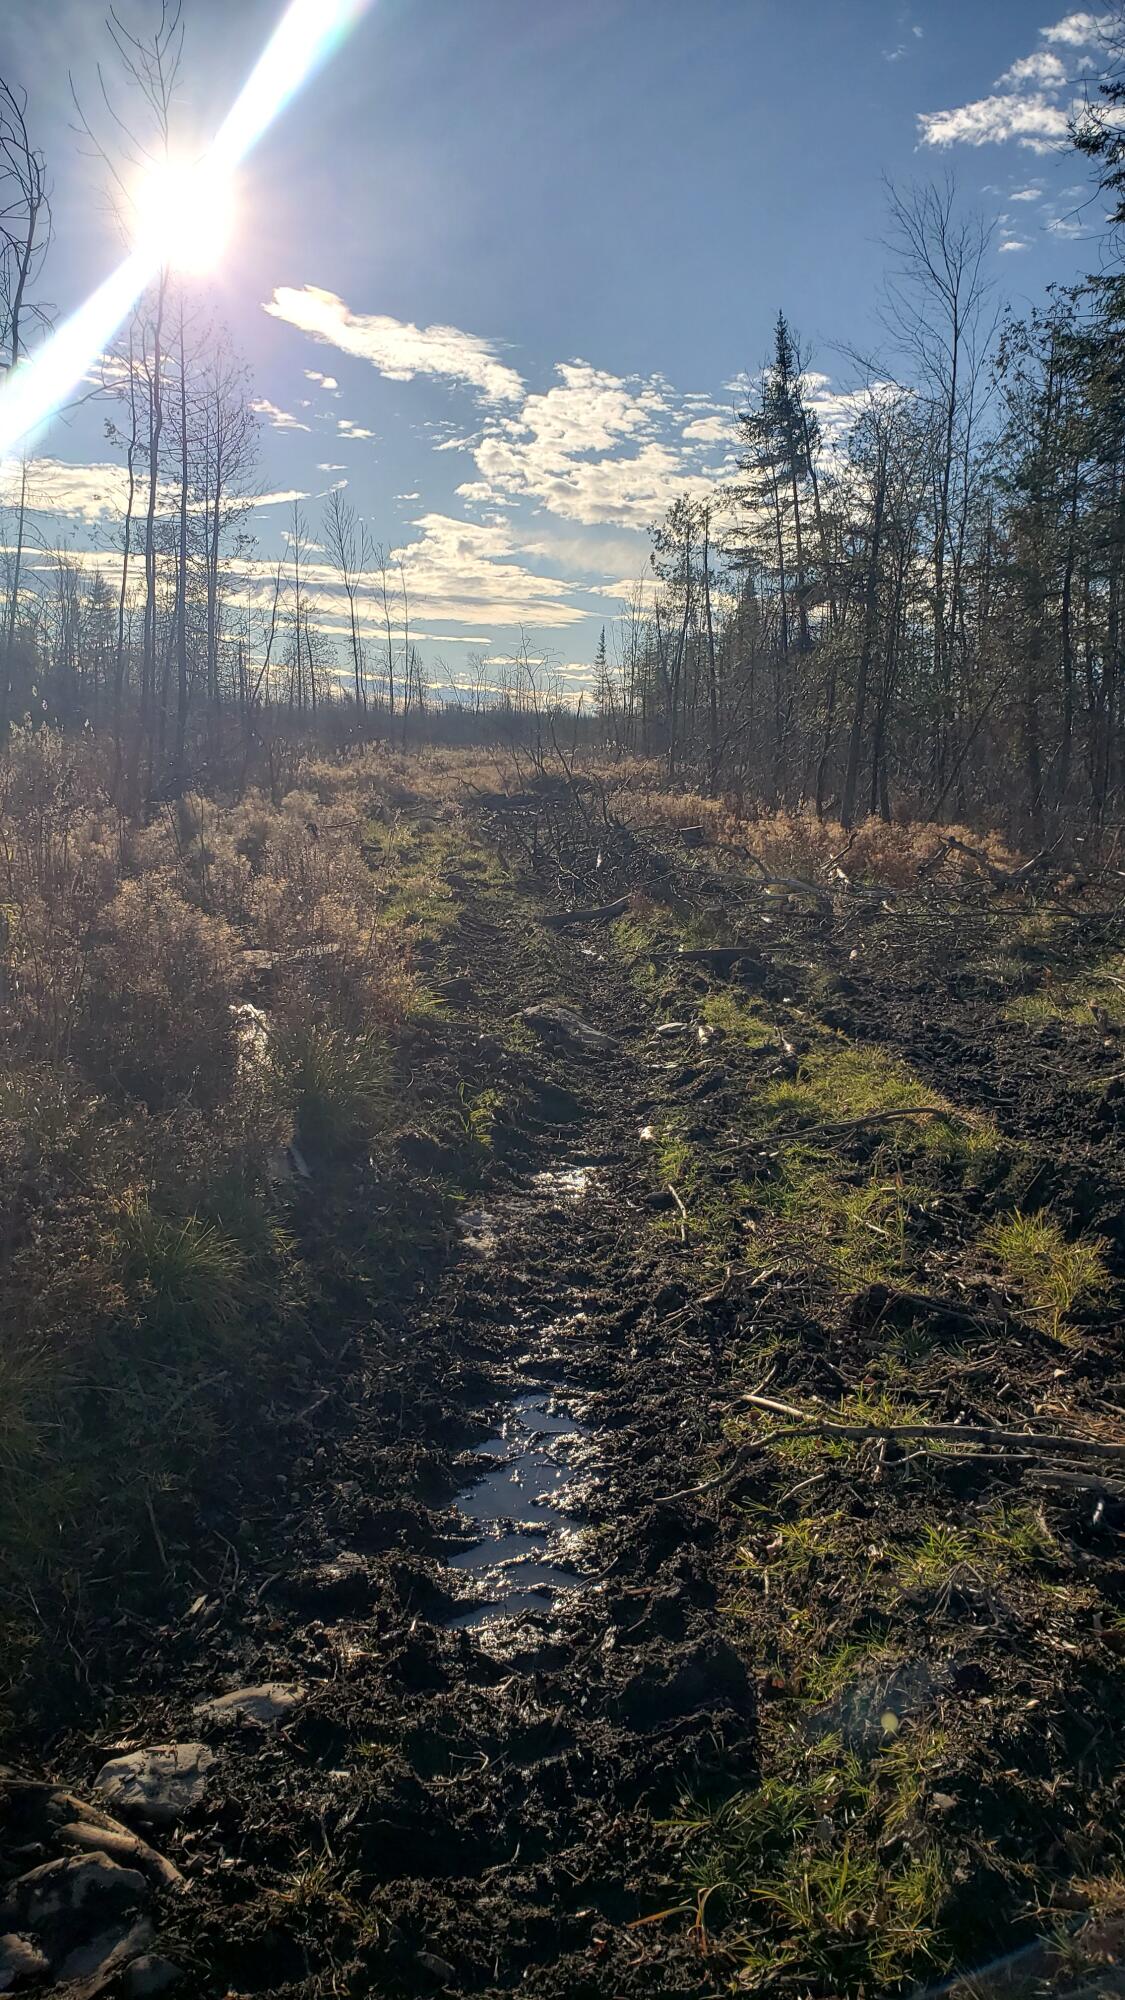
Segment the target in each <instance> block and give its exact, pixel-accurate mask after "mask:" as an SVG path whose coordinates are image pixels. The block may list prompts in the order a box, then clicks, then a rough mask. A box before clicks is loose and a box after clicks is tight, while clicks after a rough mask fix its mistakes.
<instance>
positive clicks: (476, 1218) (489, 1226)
mask: <svg viewBox="0 0 1125 2000" xmlns="http://www.w3.org/2000/svg"><path fill="white" fill-rule="evenodd" d="M598 1173H599V1165H598V1163H597V1162H596V1161H592V1160H572V1161H570V1162H568V1163H567V1165H565V1166H562V1167H549V1168H546V1169H545V1170H544V1171H543V1172H541V1173H537V1174H532V1176H531V1180H530V1183H529V1186H528V1191H527V1192H526V1193H524V1194H514V1195H502V1196H501V1197H500V1198H499V1199H498V1200H497V1201H495V1202H493V1203H492V1204H491V1206H489V1207H488V1208H473V1209H469V1210H467V1211H466V1213H465V1214H464V1215H463V1216H461V1217H460V1220H459V1222H458V1228H459V1229H460V1231H461V1240H462V1242H463V1244H464V1246H465V1249H466V1250H471V1251H473V1252H474V1253H475V1255H476V1256H478V1257H494V1256H495V1254H496V1251H497V1249H498V1248H499V1246H500V1243H501V1242H502V1240H503V1238H504V1237H505V1236H507V1235H508V1234H509V1232H510V1231H511V1230H512V1229H514V1228H516V1227H517V1226H518V1225H519V1224H521V1223H526V1222H528V1221H529V1220H530V1219H531V1217H532V1216H533V1215H534V1214H535V1213H537V1212H538V1211H539V1210H550V1209H552V1208H567V1207H569V1206H570V1204H571V1203H572V1202H576V1201H581V1200H582V1198H583V1196H584V1195H587V1194H589V1193H590V1192H591V1190H592V1189H593V1188H594V1187H595V1185H596V1184H597V1180H598Z"/></svg>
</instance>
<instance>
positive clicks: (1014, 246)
mask: <svg viewBox="0 0 1125 2000" xmlns="http://www.w3.org/2000/svg"><path fill="white" fill-rule="evenodd" d="M997 248H998V249H999V251H1000V254H1001V256H1003V255H1004V252H1005V251H1008V250H1029V249H1030V248H1031V245H1030V244H1029V243H1025V242H1024V240H1023V238H1022V237H1020V236H1002V237H1001V239H1000V242H999V244H998V245H997Z"/></svg>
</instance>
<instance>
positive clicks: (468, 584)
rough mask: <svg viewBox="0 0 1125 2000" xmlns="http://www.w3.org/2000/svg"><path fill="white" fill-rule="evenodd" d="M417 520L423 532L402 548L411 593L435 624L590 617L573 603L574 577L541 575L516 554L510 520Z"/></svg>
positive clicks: (538, 622) (545, 623) (544, 622)
mask: <svg viewBox="0 0 1125 2000" xmlns="http://www.w3.org/2000/svg"><path fill="white" fill-rule="evenodd" d="M414 526H415V527H416V528H418V529H420V530H421V539H420V540H419V541H416V542H411V543H408V544H407V545H406V547H405V548H404V549H403V550H402V551H401V553H402V554H403V556H404V557H405V559H406V562H407V577H408V582H409V586H410V595H411V600H412V601H415V602H417V604H418V608H419V616H420V617H423V618H425V619H426V620H428V621H429V622H430V623H431V624H432V623H434V622H435V621H448V622H449V623H450V624H454V625H477V626H487V625H520V624H522V625H526V626H528V627H536V626H537V627H541V628H545V627H552V626H555V627H557V626H561V625H573V624H575V623H577V622H578V621H579V620H581V619H582V618H583V617H584V616H585V613H584V612H583V611H581V610H580V609H579V607H578V606H577V605H575V604H573V603H572V602H571V595H570V593H571V586H570V585H569V584H566V583H564V582H562V581H561V580H560V579H559V578H558V577H553V576H539V575H537V574H536V573H535V572H534V571H533V570H530V569H528V568H527V567H526V565H525V564H523V563H521V562H520V561H519V560H518V554H519V551H518V549H517V547H516V543H515V538H514V535H513V531H512V529H511V527H510V526H509V525H508V524H504V525H500V526H496V525H488V526H486V525H484V524H482V523H478V522H470V521H456V520H453V519H452V518H451V517H450V516H449V515H447V514H423V515H422V516H421V517H420V519H419V520H417V521H416V522H415V523H414ZM399 553H400V551H397V550H396V551H395V554H396V556H397V555H398V554H399Z"/></svg>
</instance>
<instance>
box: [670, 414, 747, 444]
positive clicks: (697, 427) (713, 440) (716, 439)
mask: <svg viewBox="0 0 1125 2000" xmlns="http://www.w3.org/2000/svg"><path fill="white" fill-rule="evenodd" d="M735 434H736V425H735V421H734V417H733V416H732V414H731V413H730V411H727V412H726V414H725V415H723V416H717V417H695V418H693V420H692V422H691V423H690V424H685V425H684V428H683V431H682V432H681V436H682V437H683V439H684V441H685V443H687V444H729V443H730V441H731V438H732V437H734V436H735Z"/></svg>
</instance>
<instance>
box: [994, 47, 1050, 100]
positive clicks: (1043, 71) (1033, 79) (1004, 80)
mask: <svg viewBox="0 0 1125 2000" xmlns="http://www.w3.org/2000/svg"><path fill="white" fill-rule="evenodd" d="M1065 82H1066V70H1065V69H1064V67H1063V65H1062V63H1061V62H1060V61H1059V58H1058V56H1054V55H1051V53H1050V52H1049V50H1047V49H1036V50H1035V52H1034V54H1032V55H1029V56H1021V57H1020V59H1019V61H1018V62H1014V63H1013V64H1012V66H1011V68H1010V69H1006V70H1005V71H1004V74H1003V76H998V77H997V79H996V88H997V90H1002V89H1003V88H1004V86H1005V84H1007V85H1008V86H1009V88H1011V89H1013V90H1022V89H1023V87H1024V85H1025V84H1038V85H1039V87H1040V88H1041V89H1042V90H1059V89H1061V87H1062V85H1063V84H1064V83H1065Z"/></svg>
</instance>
